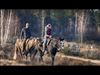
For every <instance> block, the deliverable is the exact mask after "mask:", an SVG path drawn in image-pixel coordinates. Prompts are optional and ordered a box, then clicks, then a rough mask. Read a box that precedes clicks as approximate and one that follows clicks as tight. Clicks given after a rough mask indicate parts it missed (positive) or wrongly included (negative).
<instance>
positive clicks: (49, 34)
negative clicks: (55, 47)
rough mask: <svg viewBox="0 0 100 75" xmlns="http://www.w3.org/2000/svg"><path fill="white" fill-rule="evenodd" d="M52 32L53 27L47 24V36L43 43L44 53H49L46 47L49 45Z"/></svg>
mask: <svg viewBox="0 0 100 75" xmlns="http://www.w3.org/2000/svg"><path fill="white" fill-rule="evenodd" d="M51 30H52V26H51V24H47V25H46V26H45V35H44V42H43V52H46V53H47V52H48V51H47V49H46V46H47V45H48V42H49V40H50V39H51V37H52V36H51Z"/></svg>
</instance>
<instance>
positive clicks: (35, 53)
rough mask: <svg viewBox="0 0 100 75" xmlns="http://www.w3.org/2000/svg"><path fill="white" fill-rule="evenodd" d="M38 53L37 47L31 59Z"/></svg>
mask: <svg viewBox="0 0 100 75" xmlns="http://www.w3.org/2000/svg"><path fill="white" fill-rule="evenodd" d="M36 54H37V49H35V51H34V53H33V54H32V58H31V60H34V57H35V55H36Z"/></svg>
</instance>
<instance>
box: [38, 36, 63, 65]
mask: <svg viewBox="0 0 100 75" xmlns="http://www.w3.org/2000/svg"><path fill="white" fill-rule="evenodd" d="M63 40H64V39H60V38H51V39H50V41H49V42H48V45H47V46H46V48H47V50H48V54H49V55H50V57H51V59H52V65H54V59H55V55H56V53H57V52H58V51H59V50H61V49H63V44H62V41H63ZM39 47H41V48H40V51H42V50H41V49H43V46H42V44H41V45H40V46H39ZM43 55H44V54H41V60H42V59H43V58H42V57H43Z"/></svg>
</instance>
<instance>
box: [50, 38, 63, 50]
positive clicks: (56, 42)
mask: <svg viewBox="0 0 100 75" xmlns="http://www.w3.org/2000/svg"><path fill="white" fill-rule="evenodd" d="M52 45H53V47H56V48H57V49H58V50H62V49H64V39H63V38H54V39H53V41H52Z"/></svg>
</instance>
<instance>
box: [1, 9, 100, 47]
mask: <svg viewBox="0 0 100 75" xmlns="http://www.w3.org/2000/svg"><path fill="white" fill-rule="evenodd" d="M26 22H29V24H30V28H31V32H32V37H42V36H43V33H44V26H45V25H47V24H48V23H51V24H52V35H53V37H63V38H64V39H65V40H67V41H75V42H77V41H78V42H84V41H96V42H100V10H99V9H59V10H58V9H45V10H42V9H15V10H14V9H7V10H5V9H1V10H0V42H1V45H2V46H4V45H6V43H7V42H10V43H15V41H16V39H17V38H19V37H20V32H21V29H22V28H23V27H25V23H26Z"/></svg>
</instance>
